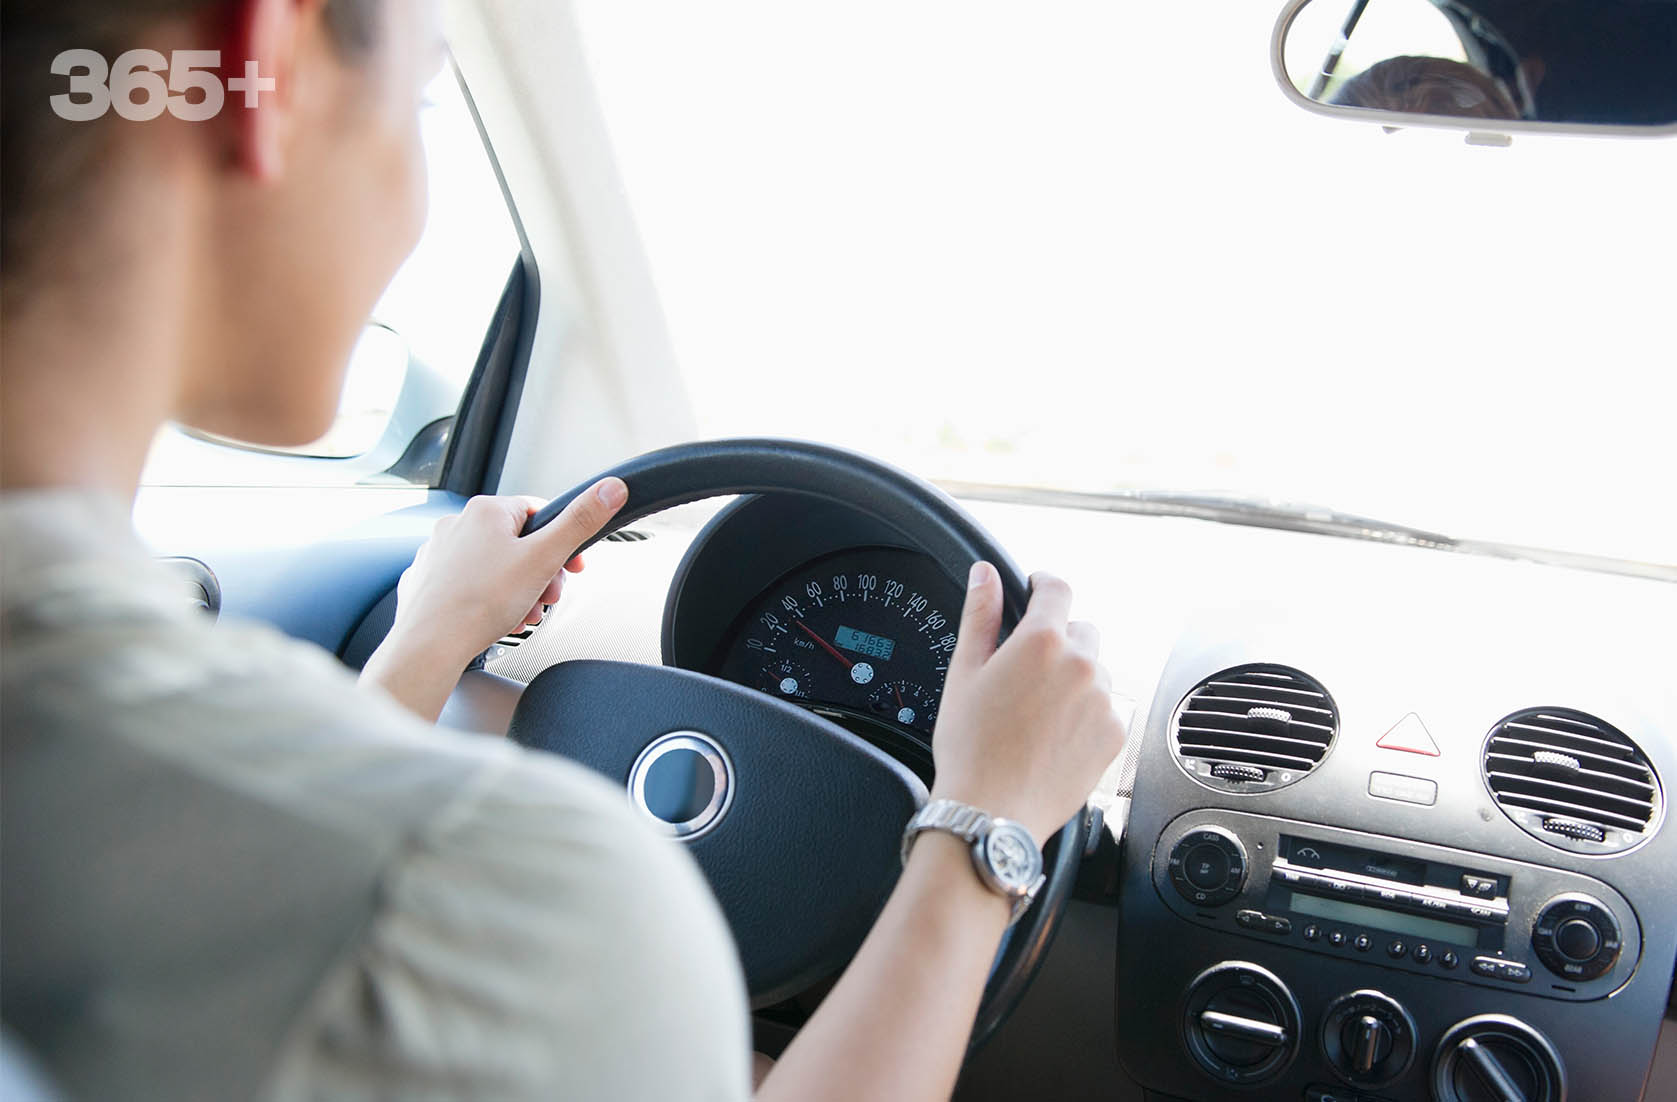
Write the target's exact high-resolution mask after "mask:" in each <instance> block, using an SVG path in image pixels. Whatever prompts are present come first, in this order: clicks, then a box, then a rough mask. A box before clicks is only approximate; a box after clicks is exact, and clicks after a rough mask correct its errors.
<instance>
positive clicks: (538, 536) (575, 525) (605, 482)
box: [528, 478, 629, 574]
mask: <svg viewBox="0 0 1677 1102" xmlns="http://www.w3.org/2000/svg"><path fill="white" fill-rule="evenodd" d="M628 500H629V487H628V486H627V485H625V484H624V482H623V480H622V479H621V478H602V479H601V480H600V481H598V482H596V483H595V484H594V485H592V486H590V487H589V488H588V489H586V490H584V491H583V492H582V493H580V494H578V495H577V496H576V498H575V500H573V501H572V502H571V503H570V504H569V505H567V506H565V509H564V511H563V512H561V513H560V514H559V515H558V516H556V517H554V518H553V520H552V521H551V522H550V523H548V524H547V525H545V526H543V527H542V528H541V529H540V530H539V531H536V532H532V533H531V534H530V536H529V537H528V538H529V540H530V541H531V542H532V543H534V544H536V545H537V547H538V548H539V549H540V551H541V552H542V554H543V557H544V558H551V559H552V560H553V573H555V574H557V573H559V571H560V570H562V569H563V568H564V565H565V564H566V563H567V562H569V561H570V560H571V557H572V556H574V555H575V554H576V549H577V548H578V547H581V546H582V545H583V544H584V543H587V542H588V541H589V540H591V539H593V538H594V537H595V536H597V535H599V533H600V529H602V528H604V527H605V526H606V525H607V524H608V523H609V522H610V521H611V518H612V517H614V516H616V515H617V512H618V510H619V509H622V508H623V506H624V504H625V503H626V502H628Z"/></svg>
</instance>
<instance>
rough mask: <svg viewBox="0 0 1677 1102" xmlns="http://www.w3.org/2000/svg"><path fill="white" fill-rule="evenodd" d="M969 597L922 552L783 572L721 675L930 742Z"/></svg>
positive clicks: (726, 656)
mask: <svg viewBox="0 0 1677 1102" xmlns="http://www.w3.org/2000/svg"><path fill="white" fill-rule="evenodd" d="M962 596H963V594H962V590H961V588H960V587H959V586H957V585H956V584H955V583H954V582H952V581H950V580H949V578H948V577H947V576H945V575H944V573H943V571H942V570H941V569H939V567H938V566H937V564H936V563H934V562H933V561H932V560H931V559H929V558H927V557H926V556H924V555H921V554H918V553H916V552H913V551H904V550H901V549H898V548H887V547H866V548H857V549H856V550H852V551H840V552H837V553H835V554H832V555H828V556H826V557H825V558H821V559H817V560H815V561H814V562H810V563H806V564H804V565H803V566H801V567H798V568H797V569H796V570H793V571H792V572H790V573H789V574H786V575H784V576H783V577H781V578H780V579H779V580H778V581H776V582H775V583H774V584H773V585H771V586H769V587H767V588H766V589H764V590H763V591H762V592H760V593H759V594H758V595H757V597H756V598H754V599H753V600H752V602H751V603H750V604H749V605H748V606H747V607H746V608H744V609H742V610H741V612H740V614H739V617H738V618H737V619H736V620H735V622H734V626H733V628H732V630H731V632H730V634H729V637H728V640H727V641H726V642H725V643H724V644H723V645H722V650H721V652H720V655H719V659H718V662H717V664H716V666H715V667H714V671H715V672H716V673H718V674H720V675H721V676H722V677H724V678H727V679H728V680H730V681H733V682H735V683H736V684H740V685H748V686H751V687H753V688H756V689H760V690H762V691H763V692H766V693H770V694H772V695H774V696H778V697H781V698H782V699H792V700H796V701H798V702H799V703H802V704H805V705H807V706H810V707H820V708H822V709H824V710H830V711H834V712H838V713H841V714H846V715H850V716H854V717H856V718H857V719H860V720H866V721H869V722H872V723H882V724H884V725H886V726H888V727H891V728H894V729H896V730H897V731H899V732H903V733H907V734H910V735H913V736H914V737H915V738H916V739H917V740H920V741H921V742H924V741H925V740H926V739H927V738H929V737H930V736H931V733H932V724H933V721H934V720H935V719H936V717H937V706H938V701H939V700H940V699H941V698H942V695H943V679H944V675H945V674H946V673H947V672H948V670H949V658H950V655H952V654H953V653H954V652H955V630H956V627H957V625H958V624H959V623H960V612H961V601H962ZM899 697H900V698H901V699H900V700H899Z"/></svg>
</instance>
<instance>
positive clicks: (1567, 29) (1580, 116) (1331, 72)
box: [1271, 0, 1677, 134]
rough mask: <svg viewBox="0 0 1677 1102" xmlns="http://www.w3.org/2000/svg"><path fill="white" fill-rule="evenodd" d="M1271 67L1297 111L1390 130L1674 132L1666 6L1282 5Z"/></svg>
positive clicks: (1657, 2)
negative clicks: (1302, 109)
mask: <svg viewBox="0 0 1677 1102" xmlns="http://www.w3.org/2000/svg"><path fill="white" fill-rule="evenodd" d="M1271 61H1272V64H1273V65H1274V67H1275V75H1276V78H1277V79H1278V80H1279V81H1280V82H1281V87H1282V90H1283V91H1284V92H1286V93H1287V95H1288V97H1289V98H1291V99H1293V100H1294V101H1295V102H1298V103H1300V104H1302V105H1304V106H1306V107H1309V108H1311V109H1312V110H1316V111H1322V112H1325V113H1328V114H1335V115H1343V116H1348V117H1354V118H1361V119H1366V120H1368V121H1372V122H1383V123H1386V124H1387V125H1392V126H1417V125H1418V126H1443V127H1457V128H1463V129H1469V130H1488V131H1495V132H1508V131H1518V130H1564V131H1572V130H1589V131H1602V130H1606V131H1616V132H1621V133H1635V134H1651V133H1660V132H1669V131H1671V130H1673V129H1677V2H1674V0H1542V2H1538V0H1290V2H1289V3H1288V4H1287V7H1286V9H1285V10H1284V11H1282V13H1281V18H1280V19H1279V20H1277V22H1276V25H1275V36H1274V39H1273V41H1272V43H1271Z"/></svg>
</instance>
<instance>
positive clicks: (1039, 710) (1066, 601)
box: [932, 562, 1124, 844]
mask: <svg viewBox="0 0 1677 1102" xmlns="http://www.w3.org/2000/svg"><path fill="white" fill-rule="evenodd" d="M1070 614H1071V587H1070V586H1068V585H1066V583H1065V582H1063V581H1061V580H1060V579H1059V578H1056V577H1054V576H1053V575H1050V574H1036V575H1033V576H1032V578H1031V601H1030V605H1029V607H1027V608H1026V610H1025V615H1024V616H1022V617H1021V618H1020V620H1019V623H1018V625H1017V626H1016V627H1015V628H1014V630H1013V634H1011V635H1010V636H1008V638H1007V641H1006V642H1005V643H1003V644H1001V646H999V647H998V646H997V645H996V638H997V636H998V635H999V634H1000V632H1001V619H1002V585H1001V577H1000V576H999V575H998V574H997V573H996V569H995V567H993V566H991V565H990V564H989V563H983V562H981V563H977V564H975V565H974V566H973V568H972V574H971V576H970V577H969V579H968V585H967V597H966V605H965V608H964V609H963V610H962V613H961V629H960V641H959V642H958V643H957V644H956V647H955V653H954V655H953V656H952V657H951V659H950V662H949V675H948V678H947V680H946V683H945V686H944V691H943V705H942V707H941V709H940V710H939V713H938V721H937V730H936V733H935V734H934V736H933V739H932V754H933V758H934V762H935V764H936V767H937V780H936V782H935V783H934V784H933V786H932V797H933V798H934V799H952V800H959V801H961V802H962V803H966V804H971V805H972V806H974V807H977V808H979V809H980V810H982V811H986V812H989V813H990V814H991V815H997V816H1001V817H1003V818H1008V819H1013V820H1015V821H1016V822H1019V823H1022V824H1024V826H1025V827H1026V829H1028V830H1029V831H1030V832H1031V837H1033V838H1035V839H1036V840H1037V842H1038V843H1039V844H1040V843H1042V842H1043V841H1044V840H1046V839H1047V838H1048V836H1049V835H1051V834H1053V833H1054V831H1056V830H1058V829H1059V828H1060V826H1061V825H1063V824H1064V823H1065V822H1066V820H1068V819H1070V818H1071V817H1072V815H1073V814H1074V813H1076V812H1077V810H1078V809H1079V808H1081V807H1082V806H1083V804H1084V802H1085V801H1086V800H1087V799H1088V797H1089V793H1090V792H1092V791H1093V790H1094V787H1095V785H1096V783H1097V782H1098V781H1099V780H1100V776H1101V773H1102V772H1103V771H1105V769H1106V768H1107V766H1109V765H1111V764H1112V760H1113V759H1114V758H1116V757H1117V756H1118V752H1119V751H1120V750H1121V749H1122V748H1123V745H1124V725H1123V723H1122V722H1121V721H1120V720H1119V718H1118V715H1117V713H1116V712H1115V711H1114V710H1113V706H1112V696H1111V689H1112V680H1111V676H1110V675H1109V674H1108V673H1107V671H1106V669H1105V668H1104V667H1102V666H1101V664H1100V661H1099V658H1100V633H1099V632H1098V631H1096V630H1095V628H1094V625H1092V624H1087V623H1082V622H1077V621H1072V620H1071V618H1070Z"/></svg>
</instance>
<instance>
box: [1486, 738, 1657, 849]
mask: <svg viewBox="0 0 1677 1102" xmlns="http://www.w3.org/2000/svg"><path fill="white" fill-rule="evenodd" d="M1485 784H1486V785H1487V786H1488V787H1489V788H1490V790H1491V796H1492V798H1493V799H1495V800H1496V802H1497V806H1498V807H1500V808H1502V810H1503V813H1504V814H1506V815H1507V816H1508V817H1509V818H1510V819H1512V820H1514V822H1515V823H1517V824H1519V825H1520V826H1521V827H1522V828H1523V829H1524V830H1525V831H1526V833H1528V834H1530V835H1532V836H1533V837H1535V838H1539V839H1541V840H1542V841H1544V842H1547V843H1549V844H1550V845H1552V846H1557V847H1559V848H1561V849H1566V850H1572V851H1574V852H1578V853H1595V854H1603V853H1618V852H1621V851H1622V850H1626V849H1629V848H1630V847H1631V846H1634V845H1636V844H1637V843H1638V842H1640V841H1642V840H1643V839H1644V838H1646V837H1647V836H1648V835H1650V834H1652V833H1653V831H1654V828H1655V827H1656V826H1657V825H1658V823H1659V815H1660V804H1661V799H1660V784H1659V778H1658V777H1656V776H1655V775H1654V770H1653V767H1652V766H1650V765H1649V764H1648V759H1647V758H1646V757H1644V756H1643V754H1642V751H1641V750H1640V749H1639V748H1638V747H1637V745H1636V744H1635V743H1634V742H1632V741H1631V740H1630V739H1629V738H1627V737H1626V736H1625V734H1624V733H1623V732H1621V731H1620V730H1618V729H1617V728H1616V727H1614V726H1613V725H1612V724H1610V723H1606V722H1604V721H1602V720H1599V719H1597V718H1595V717H1594V716H1591V715H1586V714H1585V713H1583V712H1575V711H1572V710H1570V709H1567V708H1531V709H1528V710H1526V711H1523V712H1515V713H1514V714H1513V715H1511V716H1509V717H1508V718H1506V719H1504V720H1503V721H1502V722H1500V723H1498V724H1497V725H1496V726H1495V727H1493V728H1491V733H1490V736H1489V737H1488V738H1487V739H1486V740H1485Z"/></svg>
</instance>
